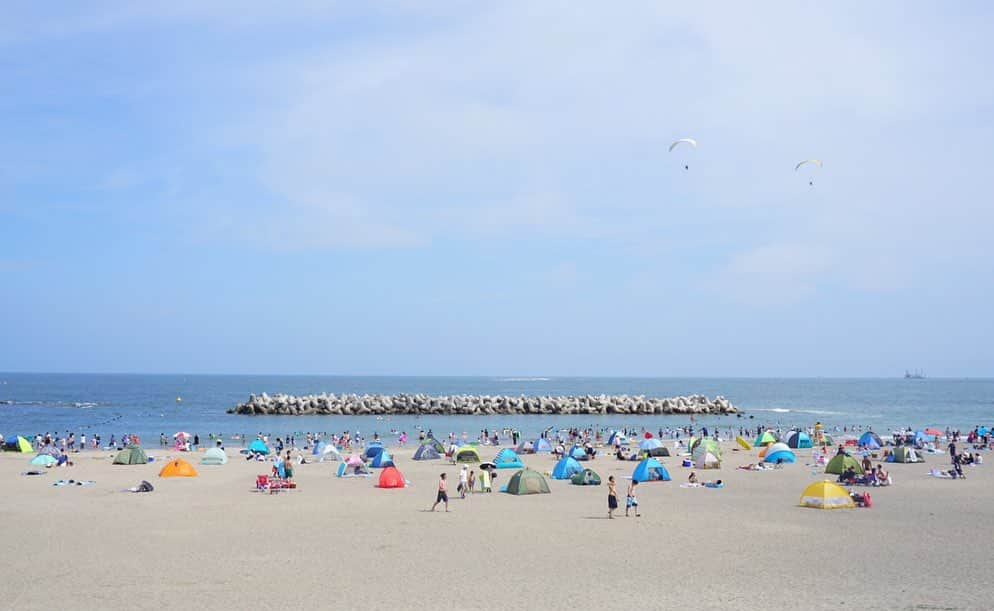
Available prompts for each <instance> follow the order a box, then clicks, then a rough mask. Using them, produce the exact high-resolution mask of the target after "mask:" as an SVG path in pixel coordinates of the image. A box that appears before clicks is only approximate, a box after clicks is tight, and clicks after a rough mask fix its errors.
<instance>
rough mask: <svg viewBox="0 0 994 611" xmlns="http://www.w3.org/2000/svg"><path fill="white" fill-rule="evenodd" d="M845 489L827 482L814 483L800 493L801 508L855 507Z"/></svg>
mask: <svg viewBox="0 0 994 611" xmlns="http://www.w3.org/2000/svg"><path fill="white" fill-rule="evenodd" d="M855 506H856V503H854V502H853V500H852V498H850V497H849V493H848V492H846V490H845V488H843V487H842V486H839V485H838V484H833V483H832V482H830V481H828V480H824V481H820V482H815V483H813V484H811V485H810V486H808V487H807V488H805V489H804V492H802V493H801V507H814V508H816V509H842V508H845V507H855Z"/></svg>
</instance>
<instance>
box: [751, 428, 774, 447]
mask: <svg viewBox="0 0 994 611" xmlns="http://www.w3.org/2000/svg"><path fill="white" fill-rule="evenodd" d="M776 442H777V436H776V435H774V434H773V431H763V432H762V433H761V434H760V435H759V436H758V437H756V440H755V441H753V442H752V445H754V446H757V447H758V446H768V445H770V444H771V443H776Z"/></svg>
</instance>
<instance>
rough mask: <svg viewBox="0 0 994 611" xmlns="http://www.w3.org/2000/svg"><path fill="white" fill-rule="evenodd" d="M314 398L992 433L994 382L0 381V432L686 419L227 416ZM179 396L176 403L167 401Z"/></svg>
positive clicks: (442, 432)
mask: <svg viewBox="0 0 994 611" xmlns="http://www.w3.org/2000/svg"><path fill="white" fill-rule="evenodd" d="M263 392H266V393H269V394H270V395H272V394H275V393H288V394H296V395H303V394H319V393H336V394H342V393H358V394H362V393H369V394H398V393H408V394H414V393H425V394H429V395H449V394H478V395H513V396H518V395H529V396H535V395H601V394H606V395H612V394H628V395H645V396H647V397H649V396H652V397H673V396H678V395H689V394H703V395H707V396H709V397H714V396H717V395H722V396H725V397H727V398H728V399H729V400H731V401H732V403H733V404H735V405H736V406H737V407H738V408H739V409H741V410H744V415H743V416H742V417H737V416H734V415H729V416H698V417H697V418H696V420H695V422H694V423H693V424H694V425H696V426H698V427H700V426H709V427H714V426H720V427H721V428H722V429H724V428H734V429H735V430H736V431H737V430H738V429H739V427H748V428H751V429H755V428H756V427H757V426H760V425H769V426H782V427H788V426H802V427H810V426H813V425H814V423H815V422H821V423H822V424H823V425H825V426H826V429H827V430H829V431H835V430H841V429H842V428H843V427H845V428H851V427H852V426H854V425H857V426H860V427H862V428H864V429H865V428H867V427H869V428H872V429H873V430H874V431H877V432H880V433H885V434H886V433H887V432H889V431H891V430H893V429H897V428H905V427H912V428H914V429H923V428H929V427H934V428H939V429H945V428H946V427H950V428H954V429H956V428H958V429H960V430H964V431H965V430H967V429H972V428H973V427H975V426H977V425H986V426H991V425H994V379H924V380H905V379H739V378H557V377H349V376H257V375H125V374H113V375H110V374H107V375H104V374H35V373H32V374H26V373H7V374H4V373H0V402H2V403H0V433H2V434H3V435H4V436H5V437H8V438H9V437H10V436H11V435H34V434H36V433H45V432H51V433H53V434H56V433H57V434H59V435H64V434H65V433H67V432H69V431H73V432H75V433H76V434H77V435H79V434H80V433H85V434H86V435H87V437H88V438H92V436H93V435H94V434H100V435H101V437H102V439H103V440H104V441H106V440H109V439H110V436H111V434H114V435H115V436H116V437H120V436H121V435H122V434H125V433H128V434H138V435H140V436H142V437H143V438H144V439H143V440H144V441H145V443H146V444H147V445H155V443H157V441H152V440H153V439H155V440H157V439H158V437H159V435H160V434H165V435H166V436H168V437H171V436H172V434H173V433H175V432H177V431H188V432H190V433H198V434H200V435H201V437H206V436H207V434H208V433H215V434H221V435H223V436H228V437H230V436H231V435H233V434H241V435H245V436H247V437H248V438H249V439H251V438H253V437H254V436H255V435H256V434H257V433H260V432H261V433H266V434H271V435H273V434H275V435H281V436H282V435H287V434H293V433H302V432H336V433H341V432H342V431H345V430H349V431H352V432H355V431H360V432H361V433H362V434H363V435H364V436H366V437H371V436H372V434H373V433H374V432H375V433H379V434H380V435H381V436H384V437H389V436H390V435H391V434H392V433H391V432H392V431H393V432H394V433H393V434H396V433H398V432H400V431H406V432H407V433H408V434H409V435H415V434H416V431H417V430H419V429H422V430H428V429H432V430H433V431H434V432H435V434H436V436H438V437H440V438H441V437H443V436H446V435H448V434H449V433H450V432H453V433H456V434H457V435H459V436H461V435H462V433H463V432H465V433H467V436H468V437H469V438H470V439H473V438H475V437H476V436H477V435H478V434H479V432H480V430H482V429H484V428H487V429H490V430H494V429H498V430H500V429H504V428H516V429H518V430H520V431H522V433H523V434H524V435H525V436H530V435H534V434H536V433H538V432H539V431H541V430H544V429H547V428H549V427H554V428H566V427H570V426H578V427H589V426H592V427H595V428H605V429H611V428H620V427H624V426H627V427H635V428H642V427H645V428H648V429H650V430H657V429H660V428H668V427H669V428H672V427H676V426H686V425H689V424H691V421H690V418H689V416H683V415H681V416H619V415H603V416H532V415H529V416H421V417H418V416H383V417H382V418H381V419H377V417H375V416H240V415H234V414H228V413H226V411H227V410H228V409H229V408H231V407H234V406H235V405H236V404H237V403H239V402H242V401H245V400H246V399H247V398H248V396H249V394H251V393H256V394H261V393H263ZM178 397H179V398H182V401H181V402H177V400H176V399H177V398H178Z"/></svg>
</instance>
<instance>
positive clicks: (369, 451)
mask: <svg viewBox="0 0 994 611" xmlns="http://www.w3.org/2000/svg"><path fill="white" fill-rule="evenodd" d="M383 452H386V449H385V448H384V447H383V444H377V445H375V446H374V445H370V446H369V447H368V448H366V452H365V453H364V454H363V456H365V457H366V458H376V456H377V454H382V453H383Z"/></svg>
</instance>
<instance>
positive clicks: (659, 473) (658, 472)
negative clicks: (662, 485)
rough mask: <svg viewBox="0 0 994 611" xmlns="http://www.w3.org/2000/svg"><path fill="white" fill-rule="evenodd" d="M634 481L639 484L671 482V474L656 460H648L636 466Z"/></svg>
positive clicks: (633, 473)
mask: <svg viewBox="0 0 994 611" xmlns="http://www.w3.org/2000/svg"><path fill="white" fill-rule="evenodd" d="M632 479H633V480H635V481H637V482H652V481H662V482H668V481H670V472H669V471H667V470H666V467H664V466H663V463H661V462H659V461H658V460H656V459H655V458H646V459H645V460H643V461H641V462H639V464H638V465H636V466H635V470H634V471H632Z"/></svg>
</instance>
